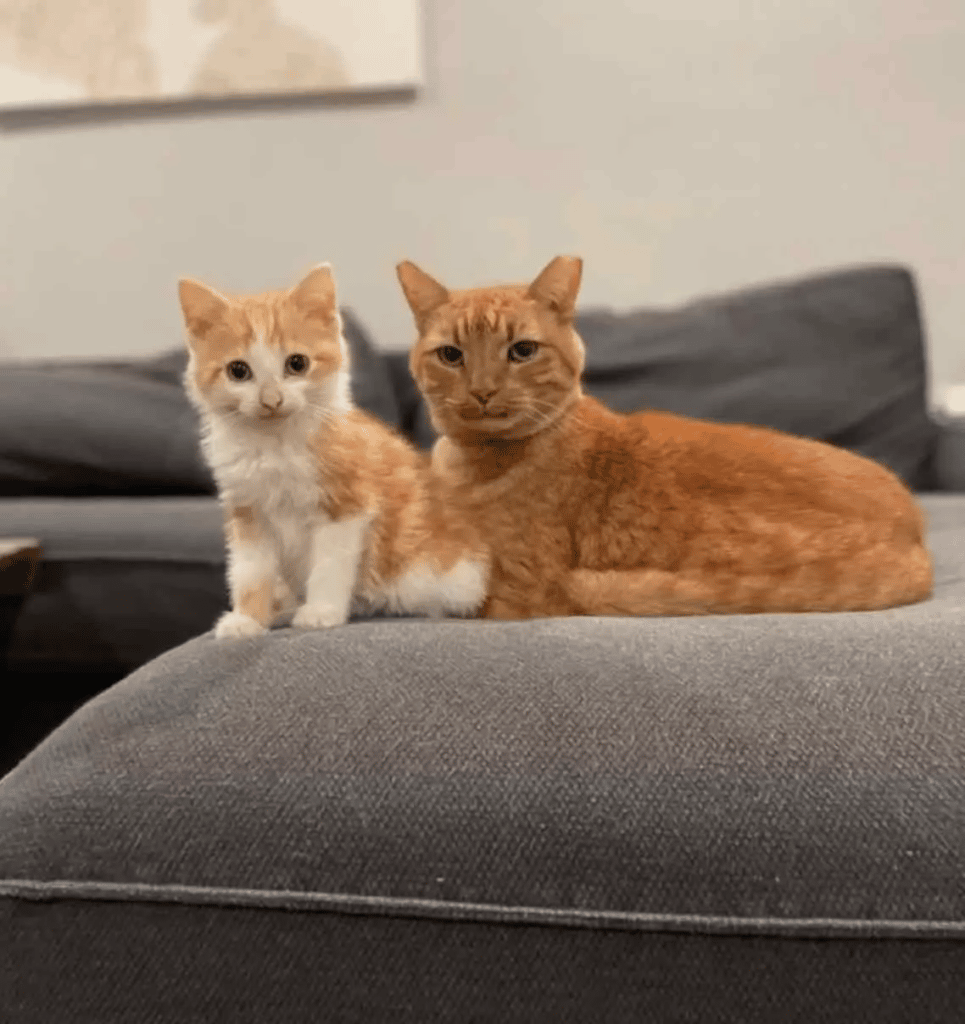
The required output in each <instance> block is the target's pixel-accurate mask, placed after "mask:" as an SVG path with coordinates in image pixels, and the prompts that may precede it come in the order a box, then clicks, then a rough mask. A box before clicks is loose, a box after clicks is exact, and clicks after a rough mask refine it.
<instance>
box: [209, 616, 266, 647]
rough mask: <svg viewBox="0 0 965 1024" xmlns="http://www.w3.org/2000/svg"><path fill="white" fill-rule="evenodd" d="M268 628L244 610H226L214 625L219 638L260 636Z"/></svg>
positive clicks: (216, 635) (215, 633)
mask: <svg viewBox="0 0 965 1024" xmlns="http://www.w3.org/2000/svg"><path fill="white" fill-rule="evenodd" d="M267 632H268V630H267V629H266V628H265V627H264V626H263V625H262V624H261V623H260V622H256V621H255V620H254V619H253V618H252V617H251V616H250V615H245V614H244V612H225V613H224V615H222V616H221V618H220V619H218V622H217V625H216V626H215V627H214V635H215V637H216V638H217V639H218V640H229V639H236V638H237V637H242V636H260V635H261V634H262V633H267Z"/></svg>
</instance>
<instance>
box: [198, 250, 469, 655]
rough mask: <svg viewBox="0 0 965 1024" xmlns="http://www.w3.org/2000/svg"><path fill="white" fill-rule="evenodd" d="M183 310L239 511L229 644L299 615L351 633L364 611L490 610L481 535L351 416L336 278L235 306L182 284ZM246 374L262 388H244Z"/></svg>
mask: <svg viewBox="0 0 965 1024" xmlns="http://www.w3.org/2000/svg"><path fill="white" fill-rule="evenodd" d="M180 297H181V305H182V310H183V313H184V318H185V323H186V326H187V343H188V347H189V350H190V354H191V358H190V361H189V365H188V369H187V372H186V380H185V382H186V386H187V389H188V392H189V394H190V395H191V397H192V399H193V401H194V402H195V404H196V405H197V407H198V409H199V410H200V412H201V414H202V418H203V421H204V434H205V439H204V449H205V454H206V457H207V459H208V461H209V463H210V465H211V466H212V469H213V471H214V474H215V479H216V481H217V483H218V489H219V493H220V495H221V498H222V502H223V504H224V507H225V513H226V535H227V541H228V549H229V583H230V586H231V591H232V612H231V613H229V615H228V616H226V617H225V619H224V620H223V622H222V623H221V624H219V629H220V630H221V632H219V630H216V633H217V634H218V635H225V636H244V635H252V634H253V633H254V632H256V631H257V629H258V628H264V627H266V626H268V625H269V624H270V623H271V620H272V619H273V618H274V616H275V614H276V613H277V612H278V611H279V610H280V609H281V608H282V607H283V606H284V605H285V604H286V603H287V604H292V603H301V605H302V607H301V608H300V609H299V611H298V612H296V617H295V620H294V621H295V624H296V625H307V626H320V625H336V624H339V622H342V621H345V618H346V617H347V614H348V609H349V606H350V603H354V604H355V606H360V605H361V606H363V607H364V606H369V607H374V608H388V609H389V610H393V611H408V612H426V611H428V612H430V613H433V612H436V613H441V612H443V611H454V612H456V613H457V614H464V613H469V612H472V611H474V610H476V609H478V607H479V606H480V605H481V603H482V601H483V600H484V597H485V578H486V575H487V571H488V566H487V563H486V558H485V552H484V549H483V548H482V546H481V545H480V543H479V541H478V539H477V537H476V535H475V533H474V531H473V530H472V529H471V527H470V526H469V525H468V524H467V523H466V521H465V520H464V519H462V518H460V517H458V516H455V515H454V514H453V513H452V511H451V508H450V505H449V503H447V502H446V501H445V500H444V496H443V493H442V492H443V490H444V482H443V481H442V480H441V479H439V478H437V477H436V476H435V475H434V474H432V473H431V472H430V467H429V459H428V456H426V455H425V454H423V453H421V452H418V451H417V450H416V449H414V448H413V447H412V446H411V445H409V444H408V443H407V442H406V441H405V440H404V439H403V438H402V437H401V436H399V435H398V434H397V433H396V432H395V431H394V430H392V429H391V428H389V427H388V426H387V425H386V424H384V423H382V422H381V421H380V420H378V419H376V418H375V417H373V416H370V415H369V414H368V413H366V412H364V411H362V410H360V409H357V408H355V407H354V405H353V403H352V400H351V395H350V389H349V372H350V371H349V365H348V349H347V346H346V343H345V340H344V338H343V337H342V333H341V320H340V317H339V314H338V309H337V305H336V300H335V289H334V282H333V280H332V277H331V272H330V270H329V269H328V267H327V265H326V266H322V267H319V268H316V269H315V270H314V271H312V272H311V273H310V274H309V275H308V276H307V277H306V278H305V279H304V280H303V281H301V282H300V283H299V284H298V285H296V286H295V288H293V289H290V290H288V291H276V292H265V293H262V294H259V295H247V296H245V295H242V296H233V297H226V296H223V295H221V294H219V293H217V292H215V291H214V290H213V289H210V288H208V287H207V286H206V285H202V284H199V283H198V282H194V281H190V280H184V281H182V282H181V283H180ZM292 357H297V359H298V360H300V361H302V362H300V364H299V366H298V369H297V370H295V369H292V368H290V366H289V363H288V362H286V360H288V361H290V360H291V358H292ZM239 361H241V362H242V363H243V365H244V367H245V368H246V371H247V374H248V376H247V377H245V378H243V379H242V380H234V379H233V378H232V375H231V372H230V371H231V369H232V367H233V366H234V367H236V366H237V364H238V362H239ZM356 546H357V547H358V551H357V553H353V552H355V549H356ZM339 548H341V550H338V549H339ZM320 567H321V568H320ZM447 574H448V575H447ZM313 581H314V582H313ZM313 591H314V594H313ZM292 599H293V600H292ZM306 609H307V610H306Z"/></svg>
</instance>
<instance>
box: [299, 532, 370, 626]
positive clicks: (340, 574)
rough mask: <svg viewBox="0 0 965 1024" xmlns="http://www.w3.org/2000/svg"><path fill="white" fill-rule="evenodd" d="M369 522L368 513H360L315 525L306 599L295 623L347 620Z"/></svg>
mask: <svg viewBox="0 0 965 1024" xmlns="http://www.w3.org/2000/svg"><path fill="white" fill-rule="evenodd" d="M368 524H369V517H368V516H366V515H364V514H360V515H355V516H348V517H346V518H345V519H339V520H337V521H335V522H327V523H322V524H320V525H318V526H316V527H315V528H314V530H313V532H312V539H311V545H310V550H309V571H308V582H307V584H306V587H305V603H304V604H303V605H302V606H301V608H299V609H298V611H297V612H295V617H294V618H293V619H292V625H293V626H295V627H298V628H301V629H326V628H328V627H330V626H341V625H343V624H344V623H346V622H348V617H349V612H350V611H351V607H352V594H353V593H354V591H355V586H356V583H357V581H358V573H359V563H360V562H361V559H362V549H363V546H364V544H365V532H366V529H367V528H368Z"/></svg>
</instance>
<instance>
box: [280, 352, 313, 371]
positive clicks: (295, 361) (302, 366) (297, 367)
mask: <svg viewBox="0 0 965 1024" xmlns="http://www.w3.org/2000/svg"><path fill="white" fill-rule="evenodd" d="M285 369H286V370H287V371H288V373H304V372H305V371H306V370H307V369H308V356H303V355H302V354H301V353H300V352H296V353H295V354H294V355H291V356H289V357H288V358H287V359H286V360H285Z"/></svg>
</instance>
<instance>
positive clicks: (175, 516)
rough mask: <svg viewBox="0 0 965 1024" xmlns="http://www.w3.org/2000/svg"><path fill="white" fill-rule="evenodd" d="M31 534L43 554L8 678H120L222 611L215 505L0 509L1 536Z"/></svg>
mask: <svg viewBox="0 0 965 1024" xmlns="http://www.w3.org/2000/svg"><path fill="white" fill-rule="evenodd" d="M27 534H29V535H30V536H34V537H37V538H39V539H40V542H41V544H42V546H43V554H42V558H41V562H40V566H39V569H38V571H37V575H36V577H35V580H34V586H33V589H32V591H31V593H30V595H29V596H28V598H27V600H26V602H25V603H24V606H23V608H22V610H21V612H20V615H19V617H18V619H17V624H16V628H15V629H14V633H13V637H12V638H11V642H10V650H9V655H8V658H9V660H8V667H9V668H10V669H11V670H16V671H23V672H41V671H43V672H53V671H58V672H67V671H71V670H73V671H76V672H82V673H101V674H113V675H114V677H115V678H119V677H120V676H121V675H123V674H125V673H126V672H129V671H131V670H132V669H134V668H136V667H137V666H138V665H142V664H144V662H146V661H149V660H150V659H151V658H153V657H155V656H156V655H158V654H160V653H161V652H162V651H166V650H168V649H169V648H171V647H174V646H176V645H177V644H180V643H183V642H184V641H185V640H188V639H190V638H191V637H194V636H197V635H198V634H199V633H203V632H205V630H207V629H209V628H210V627H211V624H212V623H213V622H214V620H215V619H216V618H217V616H218V615H219V614H220V612H221V611H222V610H223V609H224V607H225V606H226V604H227V594H226V589H225V565H224V563H225V558H224V540H223V534H222V525H221V512H220V509H219V507H218V502H217V499H215V498H211V497H199V496H196V497H173V496H168V497H156V498H147V497H142V498H17V499H14V498H8V499H4V500H3V501H0V536H7V537H9V536H18V535H19V536H23V535H27Z"/></svg>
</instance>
